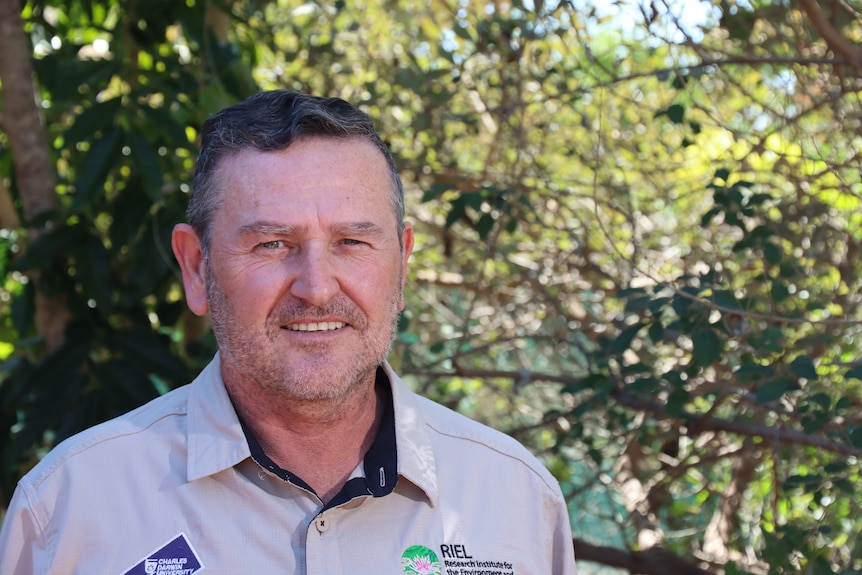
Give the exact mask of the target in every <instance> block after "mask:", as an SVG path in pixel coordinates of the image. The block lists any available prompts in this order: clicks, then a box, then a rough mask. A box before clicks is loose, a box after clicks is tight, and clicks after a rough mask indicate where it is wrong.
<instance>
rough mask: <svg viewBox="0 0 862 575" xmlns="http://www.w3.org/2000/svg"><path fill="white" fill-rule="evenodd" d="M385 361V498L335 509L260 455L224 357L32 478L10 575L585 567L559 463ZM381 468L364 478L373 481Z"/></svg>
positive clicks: (12, 541) (552, 573) (15, 513)
mask: <svg viewBox="0 0 862 575" xmlns="http://www.w3.org/2000/svg"><path fill="white" fill-rule="evenodd" d="M384 370H385V375H386V377H387V378H388V380H389V383H390V385H391V392H392V404H393V412H394V428H395V438H396V460H397V477H396V478H389V477H387V476H386V475H387V474H386V472H385V466H383V467H382V469H383V472H380V471H379V469H378V470H377V473H378V474H379V475H378V477H377V479H378V481H383V482H387V481H390V479H393V480H395V481H396V483H395V486H394V489H392V490H391V491H388V487H387V489H385V491H388V492H387V493H386V494H383V495H381V496H375V495H374V493H373V492H372V493H368V494H365V495H361V494H360V495H357V496H352V497H350V498H347V500H346V501H344V502H343V503H341V504H338V505H334V506H325V505H324V504H323V503H322V502H321V501H320V499H319V498H318V497H317V496H315V495H314V494H313V493H312V492H310V491H308V490H307V489H303V488H302V487H300V486H298V485H296V484H294V483H292V482H290V481H285V480H284V479H283V478H281V477H279V476H278V474H276V473H273V472H272V471H270V470H268V469H266V468H264V467H262V466H261V465H259V464H258V463H257V462H255V461H254V459H253V458H252V457H251V455H252V454H251V451H250V449H249V442H248V441H247V440H246V437H245V434H244V433H243V429H242V425H241V423H240V421H239V419H238V417H237V414H236V412H235V410H234V408H233V405H232V404H231V401H230V398H229V397H228V394H227V392H226V390H225V388H224V383H223V381H222V379H221V374H220V370H219V362H218V358H216V359H215V360H214V361H213V362H212V363H211V364H210V365H209V366H208V367H207V368H206V369H205V370H204V371H203V372H202V373H201V374H200V375H199V376H198V377H197V378H196V379H195V381H194V382H192V383H191V384H190V385H188V386H184V387H182V388H180V389H177V390H175V391H173V392H171V393H168V394H166V395H164V396H162V397H160V398H158V399H156V400H154V401H152V402H150V403H149V404H147V405H145V406H143V407H141V408H138V409H137V410H134V411H132V412H130V413H129V414H126V415H124V416H121V417H120V418H117V419H115V420H112V421H110V422H107V423H104V424H102V425H98V426H96V427H94V428H92V429H90V430H87V431H85V432H83V433H81V434H78V435H76V436H74V437H72V438H70V439H68V440H66V441H65V442H63V443H62V444H61V445H60V446H58V447H57V448H56V449H54V450H53V451H52V452H51V453H49V454H48V455H47V456H46V457H45V458H44V459H43V460H42V461H41V462H40V463H39V464H38V465H37V466H36V467H35V468H34V469H33V470H32V471H31V472H30V473H28V474H27V475H26V476H25V477H24V478H23V479H22V480H21V481H20V482H19V484H18V487H17V489H16V491H15V494H14V496H13V499H12V503H11V504H10V507H9V510H8V513H7V515H6V518H5V521H4V524H3V528H2V531H0V573H3V575H24V574H26V575H33V574H49V573H50V574H51V575H65V574H70V575H71V574H76V575H84V574H87V575H91V574H92V575H99V574H104V575H126V574H128V575H137V574H147V575H149V574H154V575H193V574H194V573H197V572H199V571H202V572H203V573H204V575H216V574H221V575H236V574H239V573H254V574H261V575H263V574H266V575H268V574H270V573H287V574H295V575H306V574H307V575H317V574H322V575H337V574H346V573H359V574H372V573H373V574H375V575H402V574H422V575H431V574H444V573H445V574H449V573H453V572H457V573H458V574H459V575H504V574H508V575H575V573H576V568H575V562H574V552H573V549H572V537H571V529H570V525H569V518H568V513H567V509H566V504H565V500H564V499H563V497H562V494H561V492H560V489H559V485H558V484H557V482H556V481H555V480H554V479H553V477H552V476H551V474H550V473H549V472H548V471H547V470H546V469H545V468H544V467H542V466H541V464H540V463H539V462H538V461H537V460H536V459H535V458H534V457H533V456H532V455H530V454H529V453H528V452H527V450H526V449H525V448H523V447H522V446H521V445H520V444H518V443H517V442H516V441H514V440H513V439H511V438H509V437H508V436H506V435H504V434H502V433H500V432H497V431H494V430H491V429H490V428H487V427H485V426H482V425H480V424H478V423H476V422H473V421H471V420H469V419H467V418H465V417H463V416H461V415H458V414H456V413H454V412H452V411H450V410H448V409H446V408H445V407H442V406H440V405H437V404H435V403H433V402H431V401H428V400H426V399H424V398H422V397H419V396H417V395H415V394H414V393H412V392H411V391H410V390H409V389H408V388H407V387H406V385H405V384H404V383H403V382H401V380H400V379H399V378H398V376H397V375H395V373H394V372H393V371H392V370H391V368H390V367H389V366H388V365H384ZM366 463H367V461H366ZM373 472H374V469H373V468H372V467H371V466H369V465H365V466H361V468H360V469H358V470H357V473H356V475H357V476H359V475H361V476H364V478H365V480H366V481H367V482H369V484H370V483H371V482H372V481H373V480H374V478H373V477H369V474H370V473H373ZM381 493H382V492H381Z"/></svg>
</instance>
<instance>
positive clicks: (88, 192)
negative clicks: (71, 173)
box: [72, 129, 122, 209]
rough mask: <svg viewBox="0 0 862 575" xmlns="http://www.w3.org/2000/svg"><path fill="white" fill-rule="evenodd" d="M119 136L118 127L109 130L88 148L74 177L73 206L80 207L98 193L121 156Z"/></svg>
mask: <svg viewBox="0 0 862 575" xmlns="http://www.w3.org/2000/svg"><path fill="white" fill-rule="evenodd" d="M121 137H122V131H121V130H120V129H113V130H110V131H109V132H108V133H107V134H105V136H104V137H102V138H101V139H99V140H98V141H97V142H96V143H95V144H94V145H93V147H92V148H91V149H90V152H89V153H88V154H87V156H86V157H85V158H84V161H83V162H82V164H81V168H80V170H79V172H78V177H77V178H76V179H75V191H76V194H75V200H74V201H73V202H72V207H73V208H75V209H80V208H82V207H84V206H85V205H87V204H89V203H90V202H91V201H92V200H93V199H94V198H96V197H97V196H98V195H100V194H99V193H100V192H101V191H102V190H103V186H104V183H105V179H106V178H107V177H108V173H109V172H110V171H111V168H113V167H114V164H115V162H116V160H117V159H118V158H119V157H120V156H121V149H122V148H121V146H120V142H121Z"/></svg>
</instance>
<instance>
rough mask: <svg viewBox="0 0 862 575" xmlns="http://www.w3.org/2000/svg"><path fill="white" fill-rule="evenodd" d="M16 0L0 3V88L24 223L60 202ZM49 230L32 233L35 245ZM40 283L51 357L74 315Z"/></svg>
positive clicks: (0, 124)
mask: <svg viewBox="0 0 862 575" xmlns="http://www.w3.org/2000/svg"><path fill="white" fill-rule="evenodd" d="M20 11H21V7H20V5H19V3H18V0H0V82H2V86H3V91H2V99H3V102H2V105H3V108H2V110H3V112H2V117H0V129H2V130H3V131H4V132H5V133H6V136H7V137H8V139H9V146H10V148H11V150H12V158H13V164H14V166H15V176H16V179H17V184H18V196H19V198H20V200H21V210H22V213H23V216H24V219H25V221H26V222H28V223H29V222H32V221H33V220H34V218H36V217H37V216H40V215H43V214H46V213H49V212H51V211H53V210H55V209H57V207H58V205H59V202H58V200H57V194H56V192H55V190H54V186H55V180H56V178H55V175H54V166H53V163H52V161H51V151H50V148H49V146H48V138H47V135H46V134H45V127H44V125H43V122H42V118H41V114H40V113H39V108H38V106H37V105H36V94H35V90H34V87H33V68H32V65H31V62H30V53H31V51H30V44H29V42H28V41H27V37H26V36H25V34H24V24H23V21H22V20H21V13H20ZM46 230H47V228H46V227H39V228H30V233H29V239H30V241H33V240H34V239H36V238H37V237H38V236H39V235H40V234H41V233H44V232H45V231H46ZM31 279H32V280H33V281H35V283H36V324H37V329H38V330H39V333H40V334H41V335H42V336H43V337H44V338H45V344H46V347H47V350H48V352H51V351H53V350H55V349H57V348H58V347H60V346H61V345H62V344H63V340H64V334H65V330H66V326H67V325H68V323H69V321H70V319H71V315H70V314H69V311H68V310H67V309H66V307H65V306H64V305H63V302H60V301H56V300H52V299H50V298H48V297H46V296H45V295H43V294H42V293H40V290H39V289H38V288H39V278H38V276H37V275H32V276H31Z"/></svg>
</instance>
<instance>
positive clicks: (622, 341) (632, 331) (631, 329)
mask: <svg viewBox="0 0 862 575" xmlns="http://www.w3.org/2000/svg"><path fill="white" fill-rule="evenodd" d="M641 329H643V324H642V323H641V322H638V323H636V324H634V325H630V326H628V327H627V328H625V329H624V330H622V331H621V332H620V334H619V335H618V336H617V337H616V339H615V340H614V341H613V343H612V344H611V347H610V350H609V351H610V353H611V355H619V354H621V353H623V352H624V351H625V350H627V349H628V348H629V347H631V345H632V340H633V339H634V338H635V336H636V335H637V334H638V332H639V331H640V330H641Z"/></svg>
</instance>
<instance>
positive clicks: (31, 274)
mask: <svg viewBox="0 0 862 575" xmlns="http://www.w3.org/2000/svg"><path fill="white" fill-rule="evenodd" d="M268 88H294V89H298V90H302V91H307V92H311V93H314V94H318V95H324V96H339V97H342V98H344V99H346V100H348V101H350V102H352V103H355V104H357V105H359V106H360V107H361V108H362V109H363V110H365V111H366V112H368V113H369V114H370V115H371V116H372V117H373V118H374V119H375V121H376V122H377V125H378V127H379V130H380V132H381V133H382V135H383V137H384V139H385V140H386V141H387V143H388V144H389V145H390V147H391V149H392V151H393V154H394V156H395V158H396V161H397V162H398V164H399V166H400V168H401V173H402V177H403V179H404V182H405V186H406V196H407V212H408V218H409V219H410V220H412V221H413V222H414V224H415V226H416V235H417V248H416V250H415V252H414V255H413V258H412V264H411V268H410V275H409V278H408V282H407V283H408V287H407V294H406V297H407V300H408V301H407V309H406V311H405V312H404V314H403V315H402V317H401V320H400V323H399V333H398V337H397V341H396V343H395V347H394V350H393V353H392V357H391V361H392V363H393V365H394V366H395V368H396V370H397V371H399V372H400V373H401V374H403V375H404V377H405V379H406V380H407V381H408V383H409V384H410V385H411V386H413V387H414V389H416V390H417V391H419V392H420V393H422V394H424V395H426V396H428V397H431V398H433V399H435V400H437V401H440V402H442V403H444V404H446V405H448V406H450V407H452V408H453V409H456V410H458V411H460V412H462V413H465V414H467V415H469V416H471V417H474V418H476V419H478V420H480V421H483V422H485V423H487V424H489V425H492V426H494V427H496V428H498V429H501V430H503V431H504V432H506V433H508V434H510V435H512V436H514V437H516V438H517V439H519V440H520V441H522V442H523V443H525V444H526V445H527V446H529V448H530V449H531V450H532V451H533V452H534V453H535V454H536V455H537V456H538V457H539V458H540V459H541V460H542V461H543V462H544V463H545V464H546V465H547V466H548V467H549V468H550V469H551V471H552V472H553V473H554V475H555V476H556V477H557V478H558V479H559V481H560V483H561V485H562V488H563V491H564V493H565V495H566V497H567V499H568V501H569V504H570V509H571V519H572V526H573V530H574V535H575V547H576V555H577V557H578V565H579V569H580V572H581V574H582V575H598V574H614V575H625V574H629V573H631V574H635V573H641V574H647V575H687V574H699V575H706V574H716V575H717V574H726V575H736V574H744V573H748V574H752V575H760V574H764V575H765V574H789V573H805V574H817V575H823V574H830V573H835V574H841V575H852V574H860V573H862V536H860V533H862V490H860V489H859V486H860V484H862V482H860V467H862V463H860V458H862V359H860V350H862V333H860V331H862V311H860V304H862V294H860V285H862V262H860V257H859V256H860V253H862V209H860V208H862V176H860V171H862V157H860V154H862V102H860V94H862V2H860V0H820V1H818V0H794V1H790V0H749V1H746V0H721V1H715V2H703V1H700V0H654V1H651V2H645V1H643V0H619V1H600V0H595V1H590V0H511V1H505V0H482V1H477V0H430V1H429V0H426V1H421V2H417V1H414V0H393V1H388V0H379V1H376V2H369V3H363V2H351V1H346V0H337V1H335V2H323V1H322V2H301V1H293V0H270V1H265V0H236V1H233V0H221V1H216V0H209V1H207V0H181V1H177V0H104V1H99V2H97V1H94V0H66V1H59V0H39V1H23V2H19V1H18V0H0V507H2V506H5V503H6V502H7V501H8V498H9V497H10V496H11V493H12V490H13V489H14V485H15V482H16V480H17V478H18V477H20V475H21V474H23V473H25V472H26V471H27V470H28V469H29V468H30V467H31V466H32V465H33V464H34V463H35V462H36V461H38V459H39V458H40V457H41V456H42V455H44V454H45V453H46V451H47V450H48V449H50V447H51V446H53V445H55V444H56V443H57V442H58V441H60V440H62V439H63V438H65V437H67V436H69V435H70V434H72V433H74V432H76V431H78V430H81V429H83V428H85V427H88V426H90V425H93V424H95V423H97V422H100V421H103V420H105V419H107V418H110V417H113V416H116V415H119V414H121V413H123V412H125V411H127V410H129V409H131V408H133V407H135V406H137V405H140V404H142V403H144V402H146V401H147V400H149V399H151V398H153V397H156V396H157V395H159V394H162V393H164V392H166V391H167V390H169V389H172V388H174V387H176V386H179V385H182V384H184V383H187V382H188V381H190V380H191V378H193V377H194V375H195V374H196V373H197V370H199V369H200V368H201V367H202V366H203V365H205V364H206V363H207V362H208V361H209V359H210V357H211V356H212V353H213V352H214V350H215V344H214V340H213V338H212V335H211V333H210V331H209V325H208V323H207V321H206V319H201V318H197V317H195V316H193V315H192V314H191V313H190V312H188V311H187V310H186V308H185V304H184V301H183V293H182V288H181V283H180V278H179V272H178V267H177V265H176V263H175V261H174V260H173V256H172V255H171V251H170V232H171V228H172V226H173V225H174V224H175V223H177V222H179V221H183V220H184V210H185V205H186V201H187V197H188V194H189V191H190V187H189V186H190V182H191V174H192V169H193V163H194V159H195V156H196V149H197V148H196V146H197V135H198V133H197V130H198V128H199V126H200V125H201V123H202V122H203V120H204V119H206V118H207V117H208V116H209V115H211V114H213V113H214V112H216V111H218V110H219V109H221V108H222V107H224V106H226V105H229V104H232V103H235V102H237V101H239V100H241V99H244V98H245V97H247V96H249V95H251V94H253V93H254V92H256V91H258V90H261V89H268ZM465 463H467V462H465ZM488 473H489V488H491V487H490V486H492V485H493V479H492V475H493V470H488ZM525 496H528V495H525ZM501 504H505V503H504V502H501Z"/></svg>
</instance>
